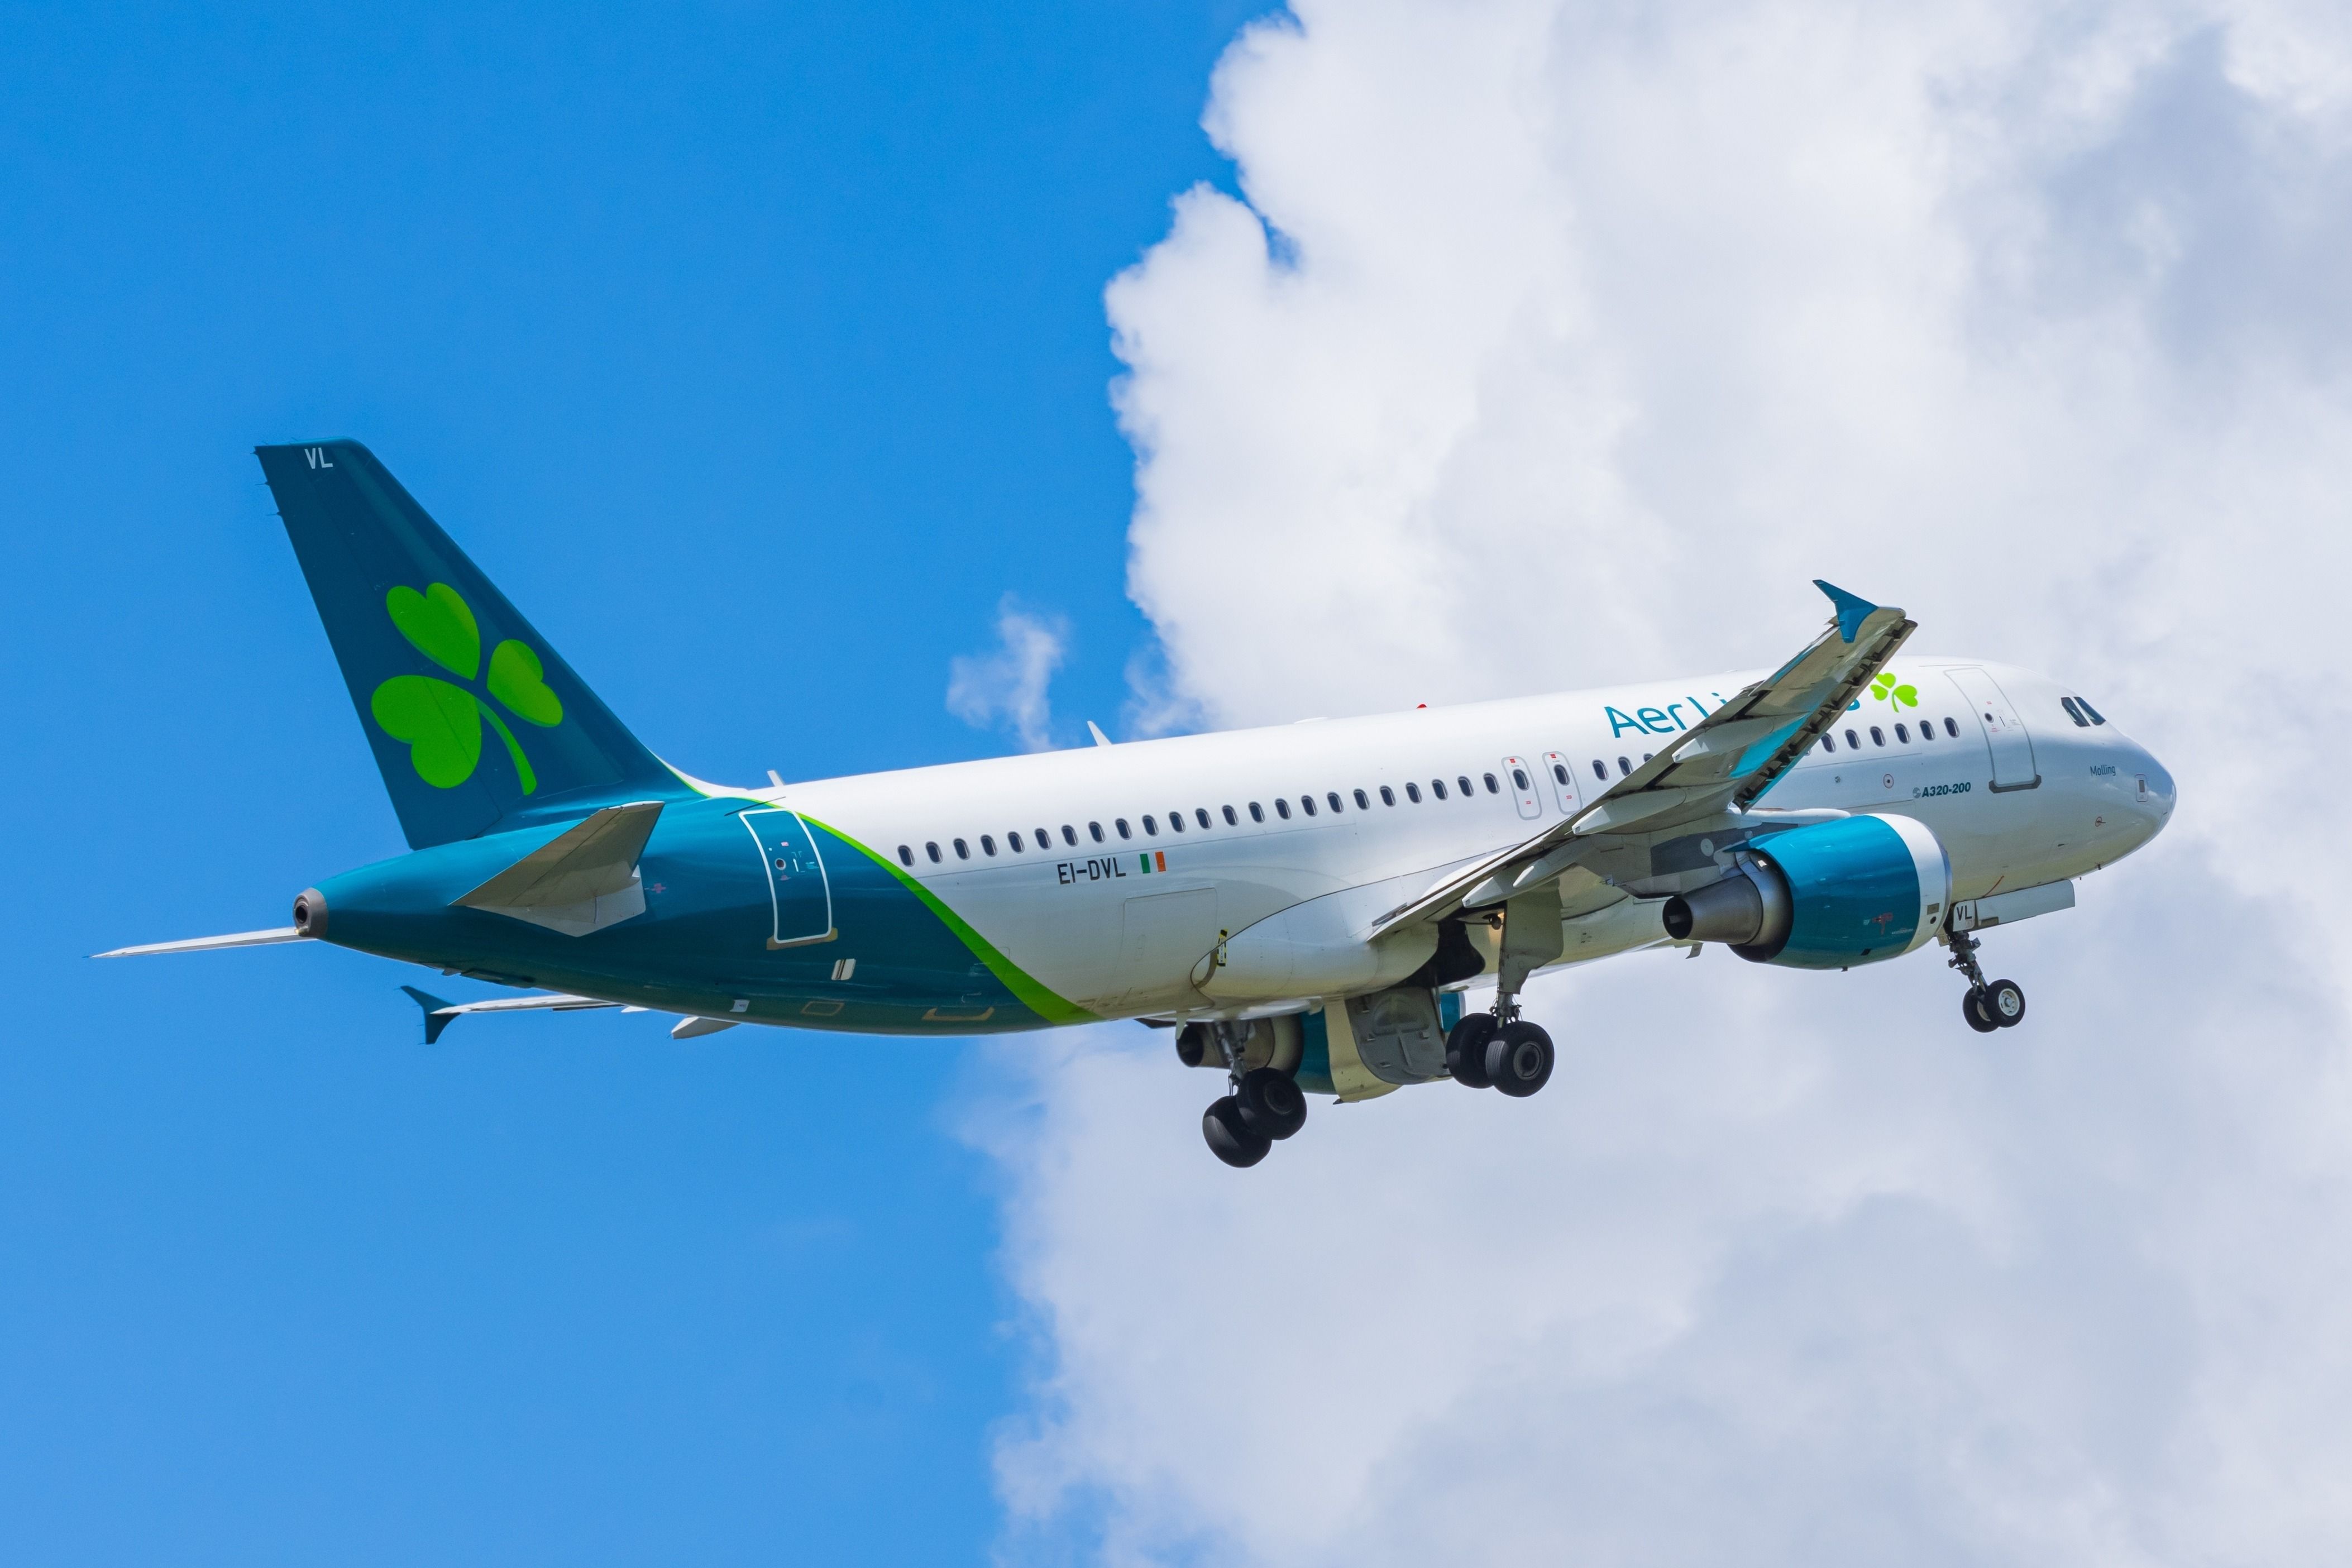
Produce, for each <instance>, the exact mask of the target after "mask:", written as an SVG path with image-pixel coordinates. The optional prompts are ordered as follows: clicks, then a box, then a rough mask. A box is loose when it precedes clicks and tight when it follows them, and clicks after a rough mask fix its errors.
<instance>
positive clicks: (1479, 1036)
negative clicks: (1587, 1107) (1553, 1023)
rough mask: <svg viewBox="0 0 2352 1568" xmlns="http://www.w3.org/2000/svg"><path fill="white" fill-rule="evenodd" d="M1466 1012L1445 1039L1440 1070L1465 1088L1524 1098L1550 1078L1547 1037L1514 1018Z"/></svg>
mask: <svg viewBox="0 0 2352 1568" xmlns="http://www.w3.org/2000/svg"><path fill="white" fill-rule="evenodd" d="M1511 1014H1512V1016H1511V1017H1510V1018H1508V1019H1507V1020H1506V1019H1500V1018H1497V1017H1496V1016H1495V1015H1494V1014H1493V1013H1465V1014H1464V1015H1463V1016H1462V1021H1461V1022H1460V1023H1458V1024H1456V1025H1454V1031H1453V1033H1451V1034H1449V1035H1447V1036H1446V1037H1445V1070H1446V1071H1448V1072H1450V1073H1452V1074H1453V1075H1454V1082H1456V1083H1458V1084H1460V1085H1462V1086H1463V1087H1464V1088H1465V1089H1501V1090H1502V1091H1503V1092H1504V1093H1505V1094H1507V1095H1509V1096H1510V1097H1511V1098H1512V1099H1513V1100H1525V1099H1526V1098H1527V1097H1528V1096H1529V1095H1531V1094H1533V1093H1535V1092H1536V1090H1538V1089H1541V1088H1542V1087H1543V1086H1544V1085H1546V1084H1548V1083H1549V1082H1550V1081H1551V1069H1552V1063H1553V1061H1554V1060H1555V1059H1556V1058H1555V1054H1554V1052H1553V1050H1552V1046H1551V1037H1550V1036H1549V1035H1547V1034H1545V1033H1544V1032H1543V1030H1542V1029H1541V1028H1540V1027H1538V1026H1536V1025H1534V1024H1530V1023H1528V1021H1527V1020H1526V1019H1525V1018H1522V1017H1519V1016H1517V1014H1518V1009H1517V1007H1516V1006H1514V1007H1512V1008H1511Z"/></svg>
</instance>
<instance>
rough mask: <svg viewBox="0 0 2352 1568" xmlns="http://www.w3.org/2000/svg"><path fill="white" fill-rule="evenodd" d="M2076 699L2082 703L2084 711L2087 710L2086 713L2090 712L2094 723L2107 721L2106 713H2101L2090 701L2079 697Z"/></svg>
mask: <svg viewBox="0 0 2352 1568" xmlns="http://www.w3.org/2000/svg"><path fill="white" fill-rule="evenodd" d="M2074 700H2075V701H2076V702H2078V703H2081V704H2082V708H2083V711H2084V712H2085V713H2088V714H2089V715H2090V716H2091V722H2092V723H2094V724H2104V723H2105V722H2106V716H2105V714H2103V713H2101V712H2100V711H2099V710H2097V709H2095V708H2094V707H2092V706H2091V705H2090V704H2089V703H2088V702H2085V701H2084V700H2083V699H2082V698H2080V697H2077V698H2076V699H2074Z"/></svg>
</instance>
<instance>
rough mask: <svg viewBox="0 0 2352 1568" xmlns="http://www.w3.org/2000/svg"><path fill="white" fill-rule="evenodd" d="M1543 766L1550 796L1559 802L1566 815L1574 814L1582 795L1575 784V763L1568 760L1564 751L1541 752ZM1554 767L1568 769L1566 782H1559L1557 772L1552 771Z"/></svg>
mask: <svg viewBox="0 0 2352 1568" xmlns="http://www.w3.org/2000/svg"><path fill="white" fill-rule="evenodd" d="M1543 766H1544V773H1545V775H1546V777H1547V778H1548V779H1549V782H1550V784H1551V793H1552V797H1553V798H1554V799H1556V800H1558V801H1559V809H1560V811H1561V812H1562V814H1564V815H1566V816H1575V815H1576V808H1577V806H1578V805H1579V804H1580V798H1581V795H1582V792H1581V791H1580V790H1579V789H1578V788H1577V785H1576V764H1575V763H1572V762H1570V761H1569V760H1568V753H1567V752H1545V753H1544V754H1543ZM1554 768H1564V769H1566V770H1567V771H1568V782H1567V783H1566V784H1562V783H1560V782H1559V774H1558V773H1553V772H1552V770H1553V769H1554Z"/></svg>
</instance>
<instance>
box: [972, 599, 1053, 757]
mask: <svg viewBox="0 0 2352 1568" xmlns="http://www.w3.org/2000/svg"><path fill="white" fill-rule="evenodd" d="M1069 636H1070V628H1069V626H1068V624H1067V623H1066V622H1065V621H1064V620H1062V618H1061V617H1060V616H1035V615H1032V614H1030V613H1029V612H1028V611H1026V610H1024V609H1022V608H1021V607H1020V606H1019V605H1018V604H1016V603H1015V602H1014V600H1013V595H1010V594H1007V595H1005V596H1004V598H1003V601H1002V602H1000V603H999V604H998V605H997V606H996V637H997V643H998V645H999V646H998V647H997V649H996V651H995V652H993V653H990V654H981V655H964V654H959V655H957V656H956V657H955V658H951V659H950V660H949V661H948V711H949V712H950V713H952V714H954V715H955V716H956V717H957V718H959V719H961V720H962V721H964V722H965V723H967V724H971V725H974V726H976V727H978V728H981V729H987V728H988V727H990V726H991V725H994V724H1003V726H1004V727H1005V728H1006V729H1008V730H1010V731H1012V732H1013V736H1014V737H1015V738H1016V739H1018V740H1019V741H1020V742H1021V744H1022V746H1023V747H1024V749H1025V750H1028V751H1032V752H1043V751H1045V750H1048V749H1049V748H1051V747H1052V745H1053V744H1054V737H1053V727H1054V713H1053V705H1052V703H1051V702H1050V701H1049V700H1047V689H1048V688H1049V687H1051V686H1052V685H1053V681H1054V672H1055V670H1057V669H1059V668H1062V656H1063V654H1064V652H1065V651H1066V648H1067V645H1068V642H1069Z"/></svg>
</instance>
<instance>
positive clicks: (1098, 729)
mask: <svg viewBox="0 0 2352 1568" xmlns="http://www.w3.org/2000/svg"><path fill="white" fill-rule="evenodd" d="M1087 734H1089V735H1092V736H1093V737H1094V738H1095V744H1096V745H1097V746H1108V745H1109V744H1110V743H1111V742H1110V737H1109V736H1108V735H1106V734H1104V733H1103V732H1102V726H1101V725H1099V724H1097V723H1096V722H1095V721H1093V720H1091V719H1089V720H1087Z"/></svg>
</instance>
